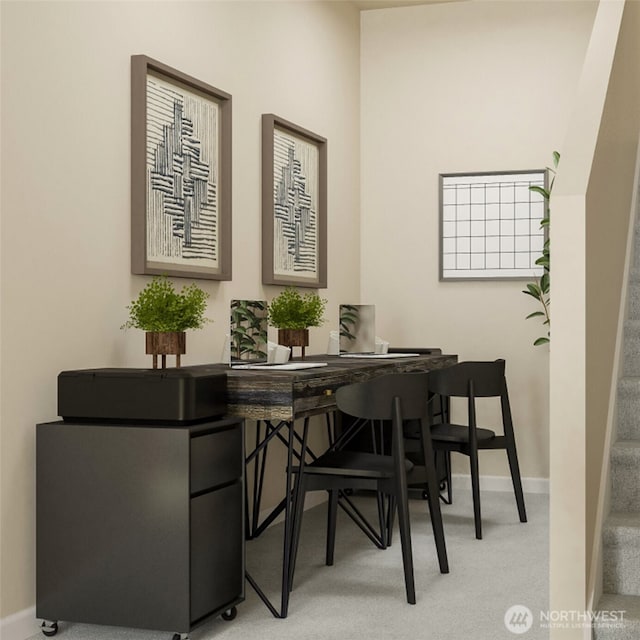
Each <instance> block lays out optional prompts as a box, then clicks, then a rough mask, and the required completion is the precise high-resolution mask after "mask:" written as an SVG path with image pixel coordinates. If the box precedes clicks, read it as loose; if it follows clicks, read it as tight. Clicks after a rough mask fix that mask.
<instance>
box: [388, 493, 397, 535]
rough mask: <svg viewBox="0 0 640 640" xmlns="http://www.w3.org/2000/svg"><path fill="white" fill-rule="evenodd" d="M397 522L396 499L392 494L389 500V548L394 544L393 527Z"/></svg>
mask: <svg viewBox="0 0 640 640" xmlns="http://www.w3.org/2000/svg"><path fill="white" fill-rule="evenodd" d="M395 521H396V498H395V496H394V495H392V494H390V495H389V498H388V500H387V547H390V546H391V543H392V542H393V526H394V524H395Z"/></svg>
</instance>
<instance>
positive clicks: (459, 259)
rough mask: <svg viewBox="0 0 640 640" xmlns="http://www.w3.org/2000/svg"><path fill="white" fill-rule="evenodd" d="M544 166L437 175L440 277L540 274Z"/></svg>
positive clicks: (525, 275)
mask: <svg viewBox="0 0 640 640" xmlns="http://www.w3.org/2000/svg"><path fill="white" fill-rule="evenodd" d="M546 179H547V174H546V171H545V170H534V171H505V172H501V173H496V172H492V173H465V174H461V173H457V174H440V279H441V280H487V279H506V278H508V279H512V278H531V277H536V276H537V277H539V276H541V275H542V272H543V269H542V267H540V266H538V265H536V263H535V262H536V260H537V259H538V258H539V257H540V256H541V255H542V247H543V244H544V241H545V232H544V230H543V229H542V228H541V227H540V222H541V220H542V219H543V218H544V214H545V201H544V198H543V197H542V196H541V195H540V194H539V193H537V192H536V191H531V190H530V189H529V187H531V186H539V187H545V185H546Z"/></svg>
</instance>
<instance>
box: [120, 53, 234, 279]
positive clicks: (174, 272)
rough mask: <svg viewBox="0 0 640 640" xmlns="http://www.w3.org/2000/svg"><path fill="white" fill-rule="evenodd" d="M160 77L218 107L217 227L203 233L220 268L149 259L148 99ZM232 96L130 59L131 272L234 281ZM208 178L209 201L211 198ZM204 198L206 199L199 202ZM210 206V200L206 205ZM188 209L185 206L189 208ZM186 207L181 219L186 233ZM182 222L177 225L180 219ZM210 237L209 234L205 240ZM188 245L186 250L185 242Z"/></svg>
mask: <svg viewBox="0 0 640 640" xmlns="http://www.w3.org/2000/svg"><path fill="white" fill-rule="evenodd" d="M149 76H153V77H156V78H159V79H160V80H161V81H163V82H164V83H168V84H170V85H174V86H175V87H176V88H178V89H179V90H182V91H184V92H188V93H189V94H190V95H195V96H196V97H197V99H199V100H203V101H211V102H213V103H215V104H216V105H217V114H218V115H217V122H216V124H217V132H215V133H214V134H211V137H215V144H216V145H217V146H216V150H217V158H216V170H217V171H216V181H215V226H214V225H204V224H203V225H202V229H201V230H200V231H199V233H200V235H201V236H202V237H205V238H206V242H208V243H213V244H214V246H215V259H216V262H217V264H215V265H214V266H212V267H209V266H207V265H206V264H205V265H203V264H202V262H206V260H204V259H202V260H199V264H186V262H188V260H182V261H180V260H176V261H175V262H171V261H166V258H165V259H164V260H165V261H163V262H158V261H155V260H153V259H151V258H150V257H149V254H150V251H149V240H148V220H149V217H148V216H149V207H150V203H149V201H148V198H149V196H148V194H149V191H150V189H149V188H148V184H147V182H148V153H147V135H148V133H147V132H148V104H147V102H148V100H147V79H148V77H149ZM231 108H232V99H231V95H230V94H228V93H226V92H225V91H222V90H220V89H217V88H216V87H213V86H211V85H209V84H207V83H205V82H201V81H200V80H197V79H196V78H193V77H192V76H189V75H187V74H185V73H182V72H181V71H178V70H177V69H174V68H172V67H169V66H167V65H166V64H163V63H161V62H158V61H157V60H153V59H152V58H150V57H148V56H146V55H133V56H131V272H132V273H134V274H146V275H168V276H175V277H181V278H201V279H207V280H231V275H232V256H231ZM209 182H210V179H209V178H208V177H207V186H206V187H205V188H206V189H207V192H206V193H207V198H208V197H209V191H208V189H209V188H210V187H209ZM201 200H202V198H201ZM207 204H208V202H207ZM185 206H186V205H185ZM186 211H187V210H186V209H184V216H183V221H182V224H183V229H184V231H183V233H184V234H185V235H186V233H187V232H186V220H185V219H184V218H186ZM178 224H180V223H179V221H178ZM207 234H209V236H208V237H207ZM185 246H188V245H186V244H185ZM194 262H195V261H194Z"/></svg>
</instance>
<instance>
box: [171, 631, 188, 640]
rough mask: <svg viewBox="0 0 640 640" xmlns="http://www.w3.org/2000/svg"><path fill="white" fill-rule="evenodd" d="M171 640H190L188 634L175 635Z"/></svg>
mask: <svg viewBox="0 0 640 640" xmlns="http://www.w3.org/2000/svg"><path fill="white" fill-rule="evenodd" d="M171 640H189V634H188V633H174V634H173V638H172V639H171Z"/></svg>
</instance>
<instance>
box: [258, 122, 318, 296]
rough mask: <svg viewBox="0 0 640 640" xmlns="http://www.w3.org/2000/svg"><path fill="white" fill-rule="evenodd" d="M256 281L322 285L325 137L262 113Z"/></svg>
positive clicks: (308, 285) (311, 285)
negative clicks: (259, 271) (259, 276)
mask: <svg viewBox="0 0 640 640" xmlns="http://www.w3.org/2000/svg"><path fill="white" fill-rule="evenodd" d="M262 282H263V284H277V285H289V286H299V287H315V288H320V287H326V286H327V141H326V139H325V138H323V137H321V136H318V135H317V134H315V133H312V132H310V131H307V130H306V129H303V128H302V127H299V126H298V125H295V124H293V123H291V122H288V121H287V120H283V119H282V118H278V117H277V116H275V115H273V114H264V115H263V116H262Z"/></svg>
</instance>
